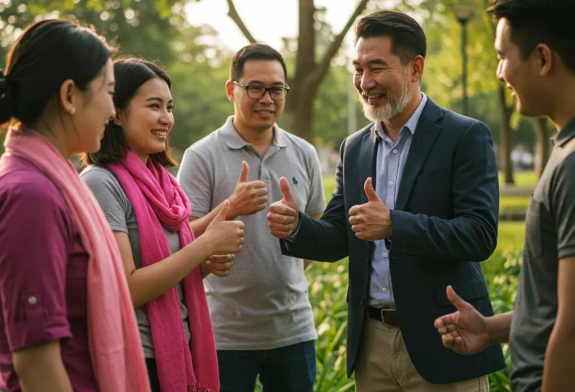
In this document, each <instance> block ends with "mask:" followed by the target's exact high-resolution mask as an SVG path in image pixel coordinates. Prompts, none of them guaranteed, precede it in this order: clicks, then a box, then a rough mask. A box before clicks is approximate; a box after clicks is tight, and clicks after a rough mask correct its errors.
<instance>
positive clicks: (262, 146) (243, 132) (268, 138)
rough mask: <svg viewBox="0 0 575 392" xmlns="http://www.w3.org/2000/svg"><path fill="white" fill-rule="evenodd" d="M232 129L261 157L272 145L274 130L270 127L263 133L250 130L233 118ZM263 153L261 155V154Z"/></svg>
mask: <svg viewBox="0 0 575 392" xmlns="http://www.w3.org/2000/svg"><path fill="white" fill-rule="evenodd" d="M233 124H234V127H235V128H236V131H237V132H238V134H239V135H240V136H241V137H242V139H244V140H245V141H246V142H248V143H250V144H251V145H253V146H254V147H255V148H256V150H258V152H259V153H260V154H261V155H263V154H265V152H266V151H267V149H268V148H269V147H270V146H271V145H272V142H273V140H274V128H273V127H270V128H268V129H266V130H264V131H261V130H254V129H251V128H249V127H247V126H245V125H244V124H242V123H241V122H239V121H236V119H235V118H234V121H233ZM262 152H263V153H262Z"/></svg>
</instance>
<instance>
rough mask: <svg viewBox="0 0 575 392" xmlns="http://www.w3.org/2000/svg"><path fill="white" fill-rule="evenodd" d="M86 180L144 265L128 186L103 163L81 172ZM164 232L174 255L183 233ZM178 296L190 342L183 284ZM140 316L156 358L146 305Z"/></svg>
mask: <svg viewBox="0 0 575 392" xmlns="http://www.w3.org/2000/svg"><path fill="white" fill-rule="evenodd" d="M80 177H82V180H84V182H85V183H86V184H87V185H88V187H89V188H90V189H91V190H92V193H94V196H96V200H98V203H100V206H101V207H102V210H103V211H104V215H105V216H106V219H107V220H108V223H109V224H110V227H111V228H112V230H114V231H121V232H123V233H126V234H128V238H129V239H130V246H131V247H132V255H133V256H134V264H135V265H136V268H140V265H141V259H140V236H139V233H138V221H137V220H136V215H135V214H134V209H133V208H132V203H130V200H129V199H128V196H126V193H125V192H124V189H123V188H122V186H121V185H120V182H119V181H118V179H117V178H116V176H115V175H114V173H112V172H111V171H110V170H108V169H107V168H105V167H101V166H88V167H87V168H86V169H84V170H83V171H82V173H81V174H80ZM164 233H165V234H166V238H167V239H168V243H169V244H170V251H171V253H172V254H174V253H175V252H177V251H178V250H180V236H179V235H178V233H177V232H172V231H170V230H168V229H166V228H165V227H164ZM177 289H178V295H179V296H180V309H181V311H182V319H183V322H184V329H185V330H186V336H187V338H188V341H190V326H189V324H188V309H187V308H186V305H185V301H184V293H183V290H182V287H181V285H178V286H177ZM136 319H137V321H138V328H139V329H140V336H141V338H142V345H143V347H144V355H145V357H146V358H154V357H155V355H154V343H153V341H152V331H151V327H150V319H149V318H148V312H147V310H146V306H145V305H143V306H140V307H138V308H136Z"/></svg>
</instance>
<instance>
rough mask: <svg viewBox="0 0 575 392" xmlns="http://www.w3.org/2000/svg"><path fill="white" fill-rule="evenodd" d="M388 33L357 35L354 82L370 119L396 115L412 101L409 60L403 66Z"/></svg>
mask: <svg viewBox="0 0 575 392" xmlns="http://www.w3.org/2000/svg"><path fill="white" fill-rule="evenodd" d="M392 45H393V42H392V39H391V38H390V37H387V36H380V37H372V38H363V37H362V38H360V39H359V40H358V41H357V44H356V45H355V58H354V60H353V66H354V68H355V74H354V79H353V80H354V85H355V88H356V89H357V92H358V94H359V98H360V101H361V103H362V105H363V111H364V113H365V116H366V117H367V118H368V119H369V120H371V121H383V120H388V119H390V118H393V117H396V116H398V115H399V114H400V113H401V112H402V111H403V110H404V109H405V107H406V106H407V105H408V104H409V103H410V102H411V100H412V99H413V96H414V92H413V89H412V86H411V78H410V72H409V71H410V64H407V65H406V66H403V65H402V64H401V59H400V57H399V56H397V55H395V54H393V50H392V49H393V46H392Z"/></svg>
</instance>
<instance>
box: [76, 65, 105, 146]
mask: <svg viewBox="0 0 575 392" xmlns="http://www.w3.org/2000/svg"><path fill="white" fill-rule="evenodd" d="M114 84H115V82H114V66H113V65H112V61H111V60H108V62H107V63H106V65H105V66H104V67H103V69H102V71H101V72H100V74H99V75H98V76H97V77H96V78H95V79H94V80H93V81H92V82H91V83H90V88H89V89H88V91H86V92H80V93H78V98H79V100H80V103H79V104H78V109H79V110H78V112H77V114H76V115H75V116H74V127H75V129H77V130H78V132H77V133H73V134H76V135H77V136H78V143H77V146H75V148H74V149H73V150H74V152H95V151H98V150H99V149H100V142H101V141H102V138H103V137H104V131H105V129H106V125H108V122H109V120H110V118H113V117H114V116H115V115H116V109H115V107H114V100H113V95H114Z"/></svg>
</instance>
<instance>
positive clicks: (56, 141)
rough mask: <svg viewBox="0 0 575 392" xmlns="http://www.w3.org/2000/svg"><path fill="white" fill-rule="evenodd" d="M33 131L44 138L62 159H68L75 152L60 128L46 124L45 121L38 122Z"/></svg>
mask: <svg viewBox="0 0 575 392" xmlns="http://www.w3.org/2000/svg"><path fill="white" fill-rule="evenodd" d="M34 130H35V131H36V132H38V133H40V134H41V135H42V136H44V137H45V138H46V139H47V140H48V141H49V142H50V143H52V145H53V146H54V148H56V150H57V151H58V152H59V153H60V155H62V157H63V158H64V159H69V158H70V156H71V155H72V154H73V153H74V152H75V151H74V148H73V147H71V146H70V145H69V141H67V139H66V137H65V132H64V129H63V128H62V127H59V126H56V125H54V124H51V125H50V124H48V123H47V122H45V121H38V123H37V124H36V126H35V127H34Z"/></svg>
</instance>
